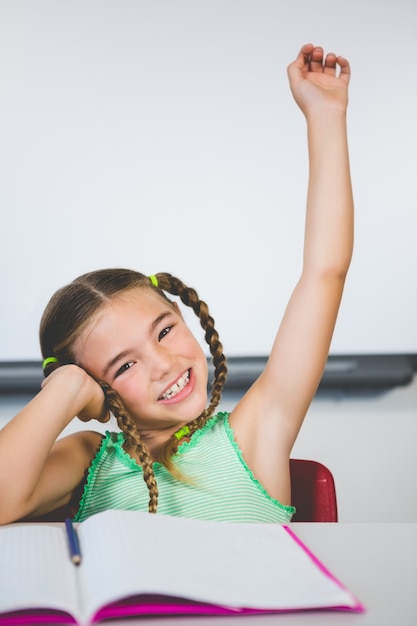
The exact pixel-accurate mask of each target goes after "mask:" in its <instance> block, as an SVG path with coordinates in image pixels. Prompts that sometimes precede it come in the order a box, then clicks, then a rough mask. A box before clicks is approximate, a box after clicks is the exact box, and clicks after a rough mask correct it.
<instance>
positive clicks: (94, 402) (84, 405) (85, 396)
mask: <svg viewBox="0 0 417 626" xmlns="http://www.w3.org/2000/svg"><path fill="white" fill-rule="evenodd" d="M50 384H52V385H63V386H64V387H65V392H66V393H68V392H70V393H71V394H73V397H74V400H76V401H77V404H78V406H79V408H78V409H77V411H76V415H77V417H78V419H80V420H81V421H82V422H89V421H90V420H97V421H98V422H101V423H103V424H104V423H106V422H108V421H109V419H110V413H109V411H108V409H107V406H106V401H105V397H104V392H103V390H102V388H101V387H100V385H99V384H98V383H97V382H96V381H95V380H94V378H92V377H91V376H90V375H89V374H88V373H87V372H86V371H85V370H83V369H82V368H81V367H79V366H78V365H61V367H58V368H57V369H56V370H54V371H53V372H52V373H51V374H49V376H47V378H45V379H44V380H43V381H42V385H41V386H42V389H44V388H45V387H46V386H47V385H50Z"/></svg>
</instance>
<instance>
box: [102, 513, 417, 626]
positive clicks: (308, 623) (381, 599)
mask: <svg viewBox="0 0 417 626" xmlns="http://www.w3.org/2000/svg"><path fill="white" fill-rule="evenodd" d="M291 527H292V528H293V529H294V531H295V532H296V534H297V535H298V536H299V537H300V539H302V540H303V541H304V542H305V543H306V544H307V546H308V547H309V548H311V550H312V551H313V552H315V554H316V555H317V556H318V557H319V558H320V559H321V560H322V561H323V563H324V564H325V565H327V567H328V568H329V569H330V570H331V571H332V573H333V574H334V575H335V576H336V577H337V578H339V579H340V580H341V582H343V583H344V584H345V585H346V586H347V587H348V588H349V589H350V591H352V593H353V594H354V595H356V596H357V598H358V599H359V600H360V601H361V602H362V603H363V604H364V605H365V607H366V612H365V613H363V614H353V613H336V612H327V613H326V612H324V611H319V612H316V613H313V612H310V613H287V614H279V615H259V616H242V617H234V616H233V617H201V618H197V617H187V618H184V617H169V618H149V619H148V618H140V619H138V620H129V621H127V622H126V621H125V622H123V621H120V622H112V626H126V625H128V626H179V625H181V626H237V625H238V624H239V625H242V626H255V625H256V626H270V625H271V624H276V625H277V626H299V625H300V626H330V625H331V626H392V625H394V626H416V625H417V524H415V523H404V524H355V523H351V524H348V523H346V524H340V523H339V524H304V523H298V524H291Z"/></svg>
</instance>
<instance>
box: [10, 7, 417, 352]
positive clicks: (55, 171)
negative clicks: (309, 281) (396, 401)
mask: <svg viewBox="0 0 417 626" xmlns="http://www.w3.org/2000/svg"><path fill="white" fill-rule="evenodd" d="M416 27H417V5H416V3H415V0H396V1H395V2H394V0H390V1H388V0H380V1H379V2H375V0H349V2H347V1H344V2H342V3H340V2H339V3H338V4H337V6H336V5H335V4H334V2H331V1H330V0H323V1H322V2H321V3H319V4H317V3H314V2H311V0H299V2H285V3H284V2H279V1H277V0H157V1H155V2H150V1H149V0H71V1H69V0H37V1H36V2H33V1H32V0H18V1H16V0H2V1H1V2H0V59H1V63H0V136H1V141H0V170H1V185H0V232H1V235H2V241H1V246H0V268H1V269H0V271H1V288H2V306H1V308H0V360H9V359H11V360H21V359H37V358H38V357H39V351H38V345H37V327H38V321H39V318H40V315H41V311H42V310H43V308H44V305H45V304H46V301H47V299H48V298H49V296H50V295H51V293H52V292H53V291H54V290H55V289H56V288H58V287H59V286H61V285H62V284H63V283H65V282H67V281H69V280H70V279H72V278H73V277H75V276H76V275H78V274H80V273H82V272H85V271H88V270H90V269H93V268H96V267H102V266H113V265H126V266H129V267H135V268H138V269H140V270H142V271H144V272H145V273H155V272H157V271H164V270H167V271H171V272H173V273H177V274H178V275H180V276H181V277H183V278H184V279H185V280H186V281H188V282H189V283H191V284H193V285H195V286H196V287H198V289H199V291H200V293H201V295H202V297H204V299H206V300H207V301H208V302H209V303H210V304H211V307H212V312H213V314H214V316H215V318H216V321H217V322H218V328H219V331H220V333H221V337H222V340H223V343H224V345H225V350H226V353H227V354H228V355H264V354H267V353H268V352H269V348H270V345H271V342H272V338H273V336H274V334H275V330H276V327H277V324H278V321H279V319H280V318H281V315H282V312H283V308H284V306H285V303H286V301H287V298H288V296H289V292H290V289H291V288H292V286H293V285H294V282H295V280H296V278H297V276H298V272H299V268H300V262H301V253H302V230H303V213H304V203H305V191H306V182H307V181H306V174H307V172H306V140H305V124H304V120H303V118H302V115H301V114H300V112H299V111H298V109H297V107H296V106H295V104H294V103H293V101H292V98H291V95H290V93H289V89H288V84H287V76H286V66H287V64H288V63H289V62H290V61H291V60H292V59H293V58H294V56H295V55H296V53H297V52H298V49H299V47H300V46H301V45H302V44H303V43H305V42H306V41H313V42H314V43H317V44H322V45H323V46H324V47H325V49H326V51H330V50H335V51H336V52H337V53H343V54H344V55H346V56H347V57H349V59H350V60H351V63H352V71H353V75H352V84H351V103H350V111H349V128H350V146H351V160H352V174H353V183H354V189H355V200H356V210H357V217H356V246H355V254H354V260H353V264H352V268H351V272H350V276H349V279H348V283H347V288H346V294H345V298H344V301H343V304H342V309H341V312H340V317H339V322H338V326H337V329H336V334H335V338H334V342H333V345H332V353H333V354H337V353H358V354H363V353H365V354H366V353H377V354H378V353H384V352H394V353H410V352H414V353H415V352H417V326H416V324H415V320H416V313H417V290H416V289H415V288H414V286H413V285H414V284H415V280H414V278H415V268H416V267H417V246H416V245H415V237H416V235H415V233H416V232H417V211H416V198H417V190H416V185H415V173H416V171H417V151H416V150H415V146H416V144H417V125H416V116H415V111H416V110H417V88H416V87H417V85H416V79H415V60H414V59H415V33H416V32H417V28H416ZM265 297H266V298H267V301H265V304H266V306H262V311H261V312H260V311H259V307H260V304H259V302H260V300H261V301H262V305H263V304H264V298H265ZM236 310H239V311H242V310H243V311H245V319H244V328H243V329H242V326H241V325H240V324H236V321H235V311H236Z"/></svg>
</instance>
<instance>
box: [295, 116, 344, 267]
mask: <svg viewBox="0 0 417 626" xmlns="http://www.w3.org/2000/svg"><path fill="white" fill-rule="evenodd" d="M307 127H308V149H309V166H310V174H309V183H308V194H307V215H306V232H305V247H304V267H305V268H308V269H313V270H314V269H316V270H319V271H322V272H331V273H334V274H337V275H341V276H343V275H344V274H345V273H346V272H347V270H348V267H349V263H350V259H351V256H352V248H353V196H352V186H351V179H350V168H349V154H348V142H347V130H346V115H345V113H344V111H343V110H338V109H336V110H334V109H326V108H324V109H323V110H320V111H315V112H313V113H312V114H311V115H310V116H309V118H308V121H307Z"/></svg>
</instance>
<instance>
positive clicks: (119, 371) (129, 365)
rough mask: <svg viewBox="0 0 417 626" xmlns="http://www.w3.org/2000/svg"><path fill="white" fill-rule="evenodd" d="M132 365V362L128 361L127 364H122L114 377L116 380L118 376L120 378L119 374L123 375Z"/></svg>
mask: <svg viewBox="0 0 417 626" xmlns="http://www.w3.org/2000/svg"><path fill="white" fill-rule="evenodd" d="M132 365H133V361H128V362H127V363H124V364H123V365H122V367H120V368H119V369H118V370H117V372H116V375H115V378H117V377H118V376H120V374H123V372H126V371H127V370H128V369H130V368H131V367H132Z"/></svg>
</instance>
